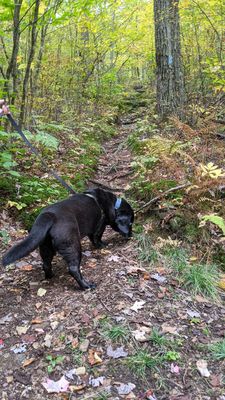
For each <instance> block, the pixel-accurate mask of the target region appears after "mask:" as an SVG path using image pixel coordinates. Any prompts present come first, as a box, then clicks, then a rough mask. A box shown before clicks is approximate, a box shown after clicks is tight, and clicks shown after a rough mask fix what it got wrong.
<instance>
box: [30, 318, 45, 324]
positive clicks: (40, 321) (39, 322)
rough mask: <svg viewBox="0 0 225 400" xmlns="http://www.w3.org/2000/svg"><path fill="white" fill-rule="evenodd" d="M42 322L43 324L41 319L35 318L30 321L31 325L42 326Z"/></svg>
mask: <svg viewBox="0 0 225 400" xmlns="http://www.w3.org/2000/svg"><path fill="white" fill-rule="evenodd" d="M42 322H44V321H43V319H41V318H35V319H32V321H31V323H32V324H42Z"/></svg>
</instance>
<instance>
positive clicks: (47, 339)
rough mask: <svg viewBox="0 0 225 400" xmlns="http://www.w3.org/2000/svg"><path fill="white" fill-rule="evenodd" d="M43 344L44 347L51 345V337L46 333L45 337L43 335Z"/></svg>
mask: <svg viewBox="0 0 225 400" xmlns="http://www.w3.org/2000/svg"><path fill="white" fill-rule="evenodd" d="M44 340H45V342H44V345H45V347H51V344H52V335H50V334H49V333H47V334H46V335H45V339H44Z"/></svg>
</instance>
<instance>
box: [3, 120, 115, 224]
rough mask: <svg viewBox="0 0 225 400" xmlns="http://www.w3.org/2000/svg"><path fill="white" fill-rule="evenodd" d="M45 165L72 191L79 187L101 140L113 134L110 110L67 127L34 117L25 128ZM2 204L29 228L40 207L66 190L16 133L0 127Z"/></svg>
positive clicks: (91, 168) (92, 166)
mask: <svg viewBox="0 0 225 400" xmlns="http://www.w3.org/2000/svg"><path fill="white" fill-rule="evenodd" d="M24 133H25V135H26V136H27V138H28V139H29V140H30V141H31V142H32V144H33V145H34V146H35V147H36V148H37V149H38V151H39V153H40V154H41V155H42V157H43V158H44V159H45V161H46V162H47V164H48V166H49V169H52V170H54V171H56V172H57V173H58V174H59V175H60V176H61V177H62V178H63V179H64V180H65V181H66V182H67V183H69V184H70V185H71V186H72V187H73V188H74V190H75V191H78V192H80V191H83V190H84V189H85V187H86V182H87V180H88V179H89V178H90V177H91V176H92V175H93V173H94V171H95V168H96V166H97V163H98V158H99V155H100V153H101V151H102V150H101V149H102V148H101V143H102V142H103V141H104V140H107V139H109V138H110V137H112V136H113V135H115V133H116V131H115V127H114V125H113V116H111V114H109V115H106V116H103V117H100V116H98V117H97V116H96V117H95V118H93V119H88V118H86V119H84V120H80V121H78V122H73V123H72V124H71V125H70V126H68V125H67V124H63V123H61V124H59V123H55V122H51V123H45V122H44V121H43V120H42V119H41V118H39V119H37V121H36V126H35V129H34V130H33V132H32V133H31V131H27V130H24ZM0 138H1V143H2V145H1V157H0V165H1V172H0V174H1V186H0V191H1V206H2V207H4V208H7V209H8V210H9V212H10V214H11V215H13V216H14V217H15V218H17V219H19V220H21V221H22V222H23V224H24V226H25V227H26V228H28V229H29V228H30V227H31V225H32V223H33V221H34V218H35V217H36V216H37V215H38V213H39V212H40V210H41V209H42V208H43V207H44V206H46V205H47V204H49V203H52V202H55V201H58V200H61V199H63V198H65V197H67V196H68V192H67V190H66V189H65V188H64V187H63V186H61V185H60V183H58V182H57V181H56V180H55V179H54V178H53V177H52V176H51V174H50V173H49V171H45V169H44V167H43V166H42V164H41V162H40V161H39V160H38V159H37V157H36V156H35V155H33V154H30V153H29V151H28V150H27V148H26V145H25V144H24V143H23V141H22V139H20V138H19V137H18V134H17V133H8V132H5V131H3V129H2V130H0Z"/></svg>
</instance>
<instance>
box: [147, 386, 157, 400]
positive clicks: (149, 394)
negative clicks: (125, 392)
mask: <svg viewBox="0 0 225 400" xmlns="http://www.w3.org/2000/svg"><path fill="white" fill-rule="evenodd" d="M145 399H147V400H157V398H156V397H155V395H154V393H153V391H152V390H151V389H149V390H147V392H145Z"/></svg>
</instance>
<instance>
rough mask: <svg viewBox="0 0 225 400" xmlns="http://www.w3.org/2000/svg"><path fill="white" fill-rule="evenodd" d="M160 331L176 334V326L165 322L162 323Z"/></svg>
mask: <svg viewBox="0 0 225 400" xmlns="http://www.w3.org/2000/svg"><path fill="white" fill-rule="evenodd" d="M162 332H163V333H172V334H175V335H176V334H177V333H178V332H177V327H176V326H170V325H168V324H167V323H166V322H164V324H162Z"/></svg>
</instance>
